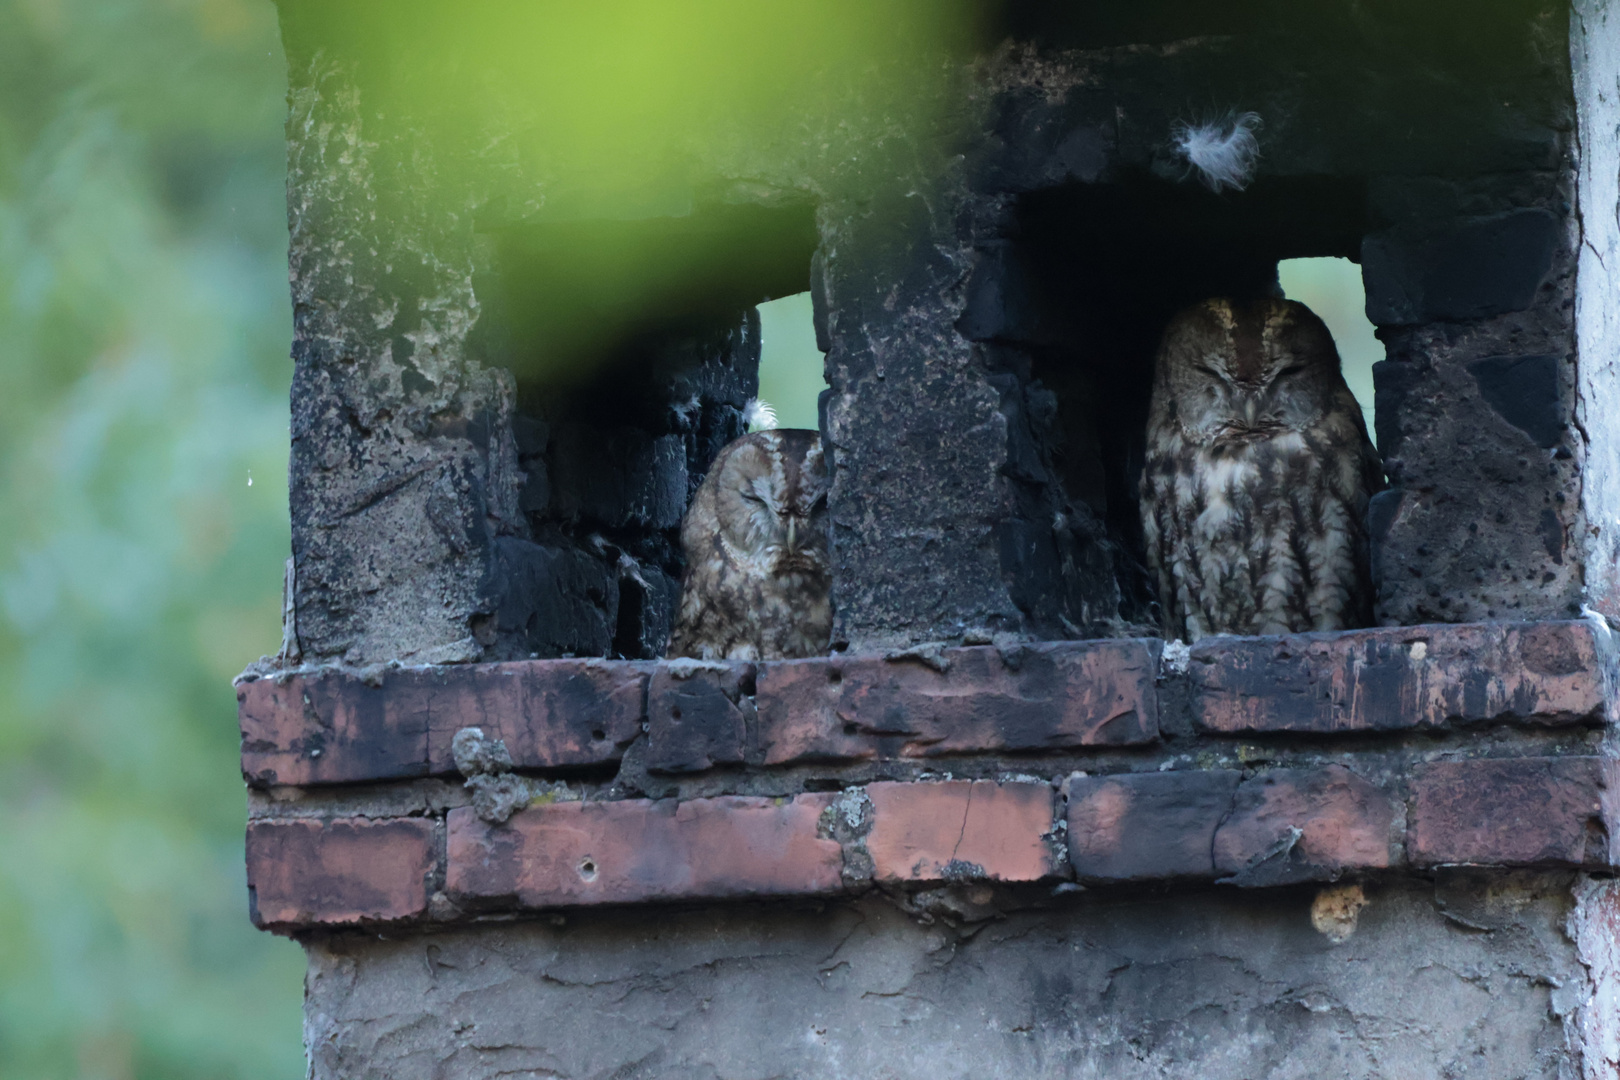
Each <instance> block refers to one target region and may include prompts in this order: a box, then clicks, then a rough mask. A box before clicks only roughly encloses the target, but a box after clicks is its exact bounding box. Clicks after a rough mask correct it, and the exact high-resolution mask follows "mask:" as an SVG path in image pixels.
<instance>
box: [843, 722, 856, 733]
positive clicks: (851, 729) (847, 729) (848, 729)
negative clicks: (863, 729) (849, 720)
mask: <svg viewBox="0 0 1620 1080" xmlns="http://www.w3.org/2000/svg"><path fill="white" fill-rule="evenodd" d="M858 730H859V729H858V728H856V726H855V725H854V724H845V725H844V734H845V735H853V734H855V732H856V731H858Z"/></svg>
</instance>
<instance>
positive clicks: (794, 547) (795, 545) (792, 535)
mask: <svg viewBox="0 0 1620 1080" xmlns="http://www.w3.org/2000/svg"><path fill="white" fill-rule="evenodd" d="M787 526H788V527H787V549H788V550H789V551H798V550H799V519H798V518H796V517H794V516H793V515H791V514H789V515H788V521H787Z"/></svg>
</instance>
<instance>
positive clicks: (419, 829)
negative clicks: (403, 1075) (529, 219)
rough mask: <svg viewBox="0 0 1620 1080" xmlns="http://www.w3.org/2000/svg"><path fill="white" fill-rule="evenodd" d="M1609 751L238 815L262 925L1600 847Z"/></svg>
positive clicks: (1602, 859)
mask: <svg viewBox="0 0 1620 1080" xmlns="http://www.w3.org/2000/svg"><path fill="white" fill-rule="evenodd" d="M1617 770H1620V763H1617V762H1614V761H1611V760H1607V759H1601V758H1597V757H1586V756H1579V757H1577V756H1569V757H1535V758H1484V759H1470V760H1459V761H1437V762H1427V763H1423V764H1420V765H1417V766H1414V767H1413V768H1412V769H1411V771H1410V772H1409V773H1408V774H1406V775H1405V776H1403V777H1399V778H1396V780H1394V781H1386V782H1385V783H1384V784H1382V785H1380V784H1375V783H1373V782H1371V781H1370V780H1368V779H1367V778H1365V777H1363V776H1361V775H1358V774H1357V773H1356V772H1354V771H1352V770H1351V769H1349V768H1347V767H1345V766H1343V765H1337V764H1335V765H1327V766H1324V767H1320V768H1305V769H1301V768H1279V769H1271V770H1266V771H1261V772H1257V773H1254V774H1252V775H1245V774H1242V773H1239V772H1237V771H1235V770H1183V771H1172V772H1141V773H1122V774H1114V775H1110V776H1087V775H1085V774H1083V773H1082V774H1074V775H1071V776H1068V777H1066V778H1064V779H1062V780H1061V782H1050V783H1048V782H1042V781H1039V780H1012V781H989V780H973V781H969V780H947V781H943V782H927V781H922V782H912V783H891V782H884V783H873V784H869V785H867V786H865V787H863V788H852V789H850V790H848V791H845V792H843V793H841V794H837V795H831V794H805V795H799V796H796V797H793V798H784V799H771V798H760V797H752V796H723V797H719V798H710V799H692V800H688V801H685V802H676V801H675V800H659V801H652V800H644V799H634V800H622V801H616V802H594V803H583V802H573V803H555V804H552V805H547V806H536V807H531V808H529V809H526V810H523V811H520V812H519V813H517V814H516V815H515V816H513V817H512V819H511V820H510V821H509V822H507V823H505V824H502V825H496V824H490V823H488V822H485V821H482V820H480V819H479V818H478V817H477V816H476V815H474V814H473V812H472V811H471V810H470V809H468V808H458V809H455V810H452V811H450V812H449V814H448V815H447V818H445V819H443V820H438V819H433V818H423V817H404V818H383V819H363V818H339V819H333V820H324V821H322V820H314V819H291V820H260V821H254V822H252V823H251V824H250V825H249V827H248V831H247V869H248V885H249V890H250V896H251V897H252V913H253V918H254V921H255V922H256V923H257V924H258V925H260V926H261V927H265V928H268V929H272V930H277V931H280V932H297V931H301V930H309V929H315V928H320V927H341V926H353V925H366V924H387V923H422V922H434V921H456V920H460V919H464V918H467V917H472V916H476V915H479V914H487V913H502V914H510V913H521V912H525V911H537V910H543V909H548V908H556V907H573V906H581V905H596V904H624V903H644V902H659V901H663V902H669V901H679V902H695V901H709V900H727V899H738V898H754V897H793V896H804V897H809V896H827V895H835V894H842V893H855V892H859V891H862V890H865V889H868V888H871V887H873V886H874V885H880V886H888V887H926V886H929V885H937V884H940V883H955V882H985V883H1003V884H1020V883H1024V884H1029V883H1039V882H1053V883H1055V882H1058V881H1061V880H1064V879H1078V880H1079V881H1081V882H1085V883H1088V884H1091V885H1105V884H1112V883H1123V882H1149V881H1168V880H1175V879H1183V880H1215V881H1218V882H1222V883H1225V884H1230V885H1236V886H1250V887H1253V886H1268V885H1280V884H1288V883H1292V882H1300V881H1320V880H1332V879H1335V878H1338V877H1340V876H1342V875H1361V874H1368V873H1376V872H1380V871H1388V870H1397V869H1424V868H1429V867H1435V866H1440V865H1449V864H1470V865H1483V866H1503V867H1507V866H1538V867H1571V868H1585V869H1598V868H1610V867H1612V866H1614V865H1615V863H1616V856H1617V854H1620V852H1617V848H1616V840H1617V839H1620V831H1617V829H1616V814H1617V812H1620V804H1617V803H1616V794H1615V793H1616V791H1617V790H1620V771H1617Z"/></svg>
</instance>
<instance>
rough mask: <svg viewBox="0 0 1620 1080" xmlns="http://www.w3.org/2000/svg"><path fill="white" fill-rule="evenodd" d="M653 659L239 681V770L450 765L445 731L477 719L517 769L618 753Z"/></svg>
mask: <svg viewBox="0 0 1620 1080" xmlns="http://www.w3.org/2000/svg"><path fill="white" fill-rule="evenodd" d="M650 667H651V665H648V664H636V663H626V662H617V663H615V662H607V661H601V660H526V661H518V662H515V663H510V664H467V665H450V666H445V667H435V668H403V669H399V670H394V671H387V672H384V673H383V674H382V675H381V676H380V677H378V678H377V679H375V680H373V681H371V682H367V681H365V680H363V679H361V678H359V677H357V676H356V675H354V674H353V673H350V672H346V671H328V672H320V673H317V674H311V675H307V676H305V675H294V676H291V677H288V678H286V679H285V680H282V679H275V678H270V679H257V680H254V681H251V682H244V683H241V684H240V685H238V687H237V701H238V703H239V710H238V711H239V719H240V724H241V728H242V773H243V775H244V776H245V777H246V778H247V780H248V782H249V783H251V784H254V785H256V786H267V785H271V784H294V785H305V784H325V783H350V782H354V781H362V780H394V779H401V778H405V777H411V776H425V775H427V774H429V773H448V772H452V771H454V769H455V762H454V759H453V757H452V755H451V753H450V740H451V739H452V738H454V737H455V733H456V732H457V731H459V730H461V729H462V728H464V727H481V728H483V729H484V734H485V735H487V736H489V737H491V738H498V739H504V740H506V746H507V749H508V751H510V753H511V755H512V760H513V763H514V764H516V765H517V766H518V767H520V768H553V767H556V766H559V765H592V764H601V763H606V762H612V761H617V760H618V759H619V758H620V757H622V756H623V754H624V747H625V746H626V745H628V744H629V743H630V742H631V741H633V740H634V739H635V737H636V736H637V735H638V734H639V733H640V731H641V722H642V717H643V715H644V712H645V709H644V706H645V698H646V682H647V672H648V669H649V668H650Z"/></svg>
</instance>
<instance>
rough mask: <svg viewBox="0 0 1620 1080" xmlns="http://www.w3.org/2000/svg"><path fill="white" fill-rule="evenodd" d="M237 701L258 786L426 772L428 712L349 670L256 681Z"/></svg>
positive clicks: (246, 758) (245, 755)
mask: <svg viewBox="0 0 1620 1080" xmlns="http://www.w3.org/2000/svg"><path fill="white" fill-rule="evenodd" d="M236 700H237V719H238V723H239V725H240V727H241V730H242V775H243V776H244V777H245V778H246V779H247V781H248V783H250V784H253V785H255V786H269V785H272V784H300V785H301V784H322V783H343V782H346V781H351V780H373V779H375V780H395V779H401V778H404V777H411V776H425V775H427V771H428V764H427V742H428V735H427V717H426V716H425V715H423V714H419V713H401V712H400V711H399V710H398V709H396V708H390V707H389V702H388V700H387V697H386V695H385V694H384V692H383V690H382V689H381V688H380V687H375V686H368V685H366V684H365V683H363V682H361V681H360V680H359V679H356V678H354V677H353V676H352V675H349V674H347V673H344V672H337V671H329V672H320V673H316V674H312V675H309V676H304V675H293V676H290V677H287V678H268V679H254V680H252V681H251V682H243V683H238V684H237V687H236Z"/></svg>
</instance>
